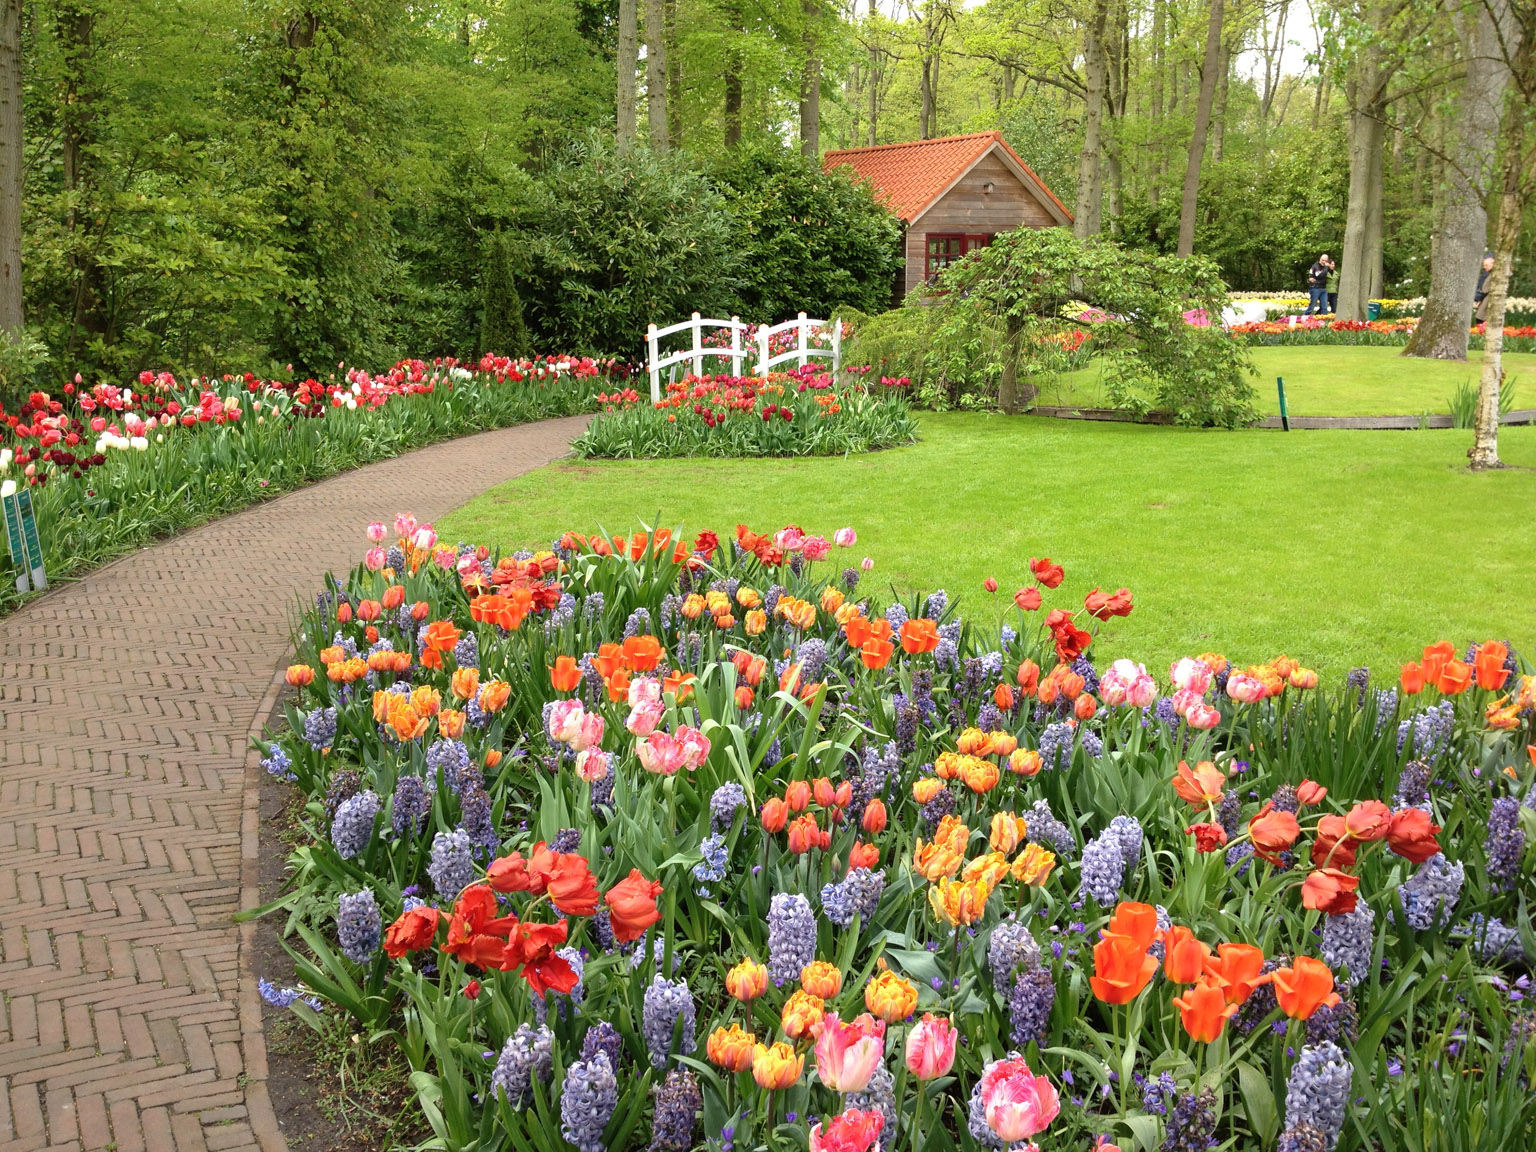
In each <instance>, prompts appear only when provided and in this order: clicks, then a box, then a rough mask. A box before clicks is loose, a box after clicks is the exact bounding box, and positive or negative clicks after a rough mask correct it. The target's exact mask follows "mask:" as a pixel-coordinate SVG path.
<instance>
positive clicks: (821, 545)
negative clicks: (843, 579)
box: [801, 536, 832, 560]
mask: <svg viewBox="0 0 1536 1152" xmlns="http://www.w3.org/2000/svg"><path fill="white" fill-rule="evenodd" d="M801 551H803V552H804V553H805V558H806V559H807V560H825V559H826V558H827V553H829V552H831V551H832V545H831V543H830V542H829V541H828V540H827V538H826V537H825V536H807V537H806V539H805V543H804V544H803V545H802V546H801Z"/></svg>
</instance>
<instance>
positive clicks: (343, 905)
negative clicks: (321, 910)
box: [336, 888, 384, 964]
mask: <svg viewBox="0 0 1536 1152" xmlns="http://www.w3.org/2000/svg"><path fill="white" fill-rule="evenodd" d="M383 930H384V924H383V919H382V918H381V917H380V915H379V906H378V904H377V903H375V902H374V899H373V893H372V892H371V891H370V890H369V889H367V888H364V889H363V890H362V891H361V892H353V893H351V894H347V893H342V895H341V896H340V897H338V898H337V901H336V942H337V943H338V944H339V945H341V953H342V955H343V956H345V957H346V958H347V959H348V960H351V961H352V962H353V963H354V964H366V963H368V962H369V961H370V960H372V959H373V954H374V953H375V952H377V951H378V950H379V936H380V935H381V933H382V932H383Z"/></svg>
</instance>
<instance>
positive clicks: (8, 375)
mask: <svg viewBox="0 0 1536 1152" xmlns="http://www.w3.org/2000/svg"><path fill="white" fill-rule="evenodd" d="M48 358H49V357H48V345H46V344H44V343H43V342H42V341H41V340H39V339H38V338H37V337H36V336H35V335H34V334H33V333H31V332H28V331H22V332H4V331H0V410H3V411H10V412H15V411H16V409H17V408H19V407H21V402H22V400H23V399H24V398H25V397H26V395H27V393H28V392H30V391H32V388H33V386H34V384H35V383H36V380H37V375H38V373H39V372H40V371H41V369H42V368H43V366H44V365H46V364H47V363H48Z"/></svg>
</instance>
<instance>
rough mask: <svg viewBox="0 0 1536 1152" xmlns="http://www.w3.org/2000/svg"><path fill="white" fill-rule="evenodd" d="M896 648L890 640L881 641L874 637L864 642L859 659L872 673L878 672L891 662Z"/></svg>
mask: <svg viewBox="0 0 1536 1152" xmlns="http://www.w3.org/2000/svg"><path fill="white" fill-rule="evenodd" d="M895 652H896V646H895V645H894V644H892V643H891V642H890V641H889V640H879V639H876V638H874V637H871V638H870V639H868V640H866V641H864V644H863V646H862V647H860V649H859V659H860V660H862V661H863V662H864V667H866V668H868V669H869V670H870V671H871V672H878V671H880V669H882V668H884V667H885V666H886V665H887V664H889V663H890V662H891V657H892V656H893V655H895Z"/></svg>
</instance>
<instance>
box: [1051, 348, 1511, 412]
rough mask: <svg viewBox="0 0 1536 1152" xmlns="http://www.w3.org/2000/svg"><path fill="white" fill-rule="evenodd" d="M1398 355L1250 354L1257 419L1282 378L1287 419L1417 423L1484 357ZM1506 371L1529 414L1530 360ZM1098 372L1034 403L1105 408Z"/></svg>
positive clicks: (1091, 370)
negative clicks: (1456, 359)
mask: <svg viewBox="0 0 1536 1152" xmlns="http://www.w3.org/2000/svg"><path fill="white" fill-rule="evenodd" d="M1401 353H1402V350H1401V349H1400V348H1350V347H1345V346H1339V345H1327V344H1324V345H1315V346H1312V347H1300V348H1255V349H1253V360H1254V364H1255V365H1256V366H1257V368H1258V374H1257V375H1256V376H1255V377H1254V378H1253V386H1254V390H1255V391H1256V392H1257V393H1258V404H1259V411H1261V412H1265V413H1278V412H1279V411H1280V403H1279V399H1278V397H1277V395H1276V390H1275V377H1277V376H1283V377H1284V378H1285V398H1286V406H1287V407H1288V408H1289V410H1290V413H1291V415H1292V416H1419V415H1422V414H1423V413H1426V412H1449V411H1450V410H1451V407H1450V397H1451V395H1452V393H1454V392H1455V391H1456V388H1457V386H1458V385H1460V384H1461V383H1462V382H1463V381H1470V382H1471V383H1472V385H1473V387H1476V385H1477V380H1478V373H1479V372H1481V371H1482V360H1483V354H1482V353H1481V352H1473V353H1471V354H1470V355H1469V358H1468V360H1467V362H1466V363H1465V364H1457V363H1453V362H1451V361H1446V360H1420V359H1417V358H1415V359H1408V358H1406V357H1404V356H1403V355H1402V354H1401ZM1504 366H1505V371H1506V372H1508V373H1509V375H1510V377H1511V378H1512V379H1513V380H1514V388H1515V406H1516V407H1533V406H1536V352H1514V353H1506V354H1505V356H1504ZM1101 378H1102V369H1101V367H1100V365H1099V363H1098V362H1097V361H1095V362H1093V363H1090V364H1089V365H1088V367H1086V368H1082V369H1079V370H1078V371H1076V372H1069V373H1067V374H1066V375H1064V376H1061V377H1060V378H1058V379H1057V380H1056V381H1055V382H1054V383H1053V384H1051V385H1050V386H1049V387H1047V388H1045V389H1044V390H1042V392H1041V395H1040V403H1042V404H1060V405H1064V406H1073V405H1076V406H1080V407H1085V408H1090V407H1100V406H1103V405H1105V403H1106V402H1105V400H1104V396H1103V386H1102V379H1101Z"/></svg>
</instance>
